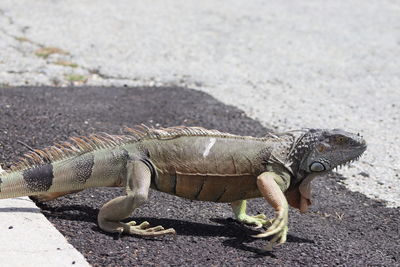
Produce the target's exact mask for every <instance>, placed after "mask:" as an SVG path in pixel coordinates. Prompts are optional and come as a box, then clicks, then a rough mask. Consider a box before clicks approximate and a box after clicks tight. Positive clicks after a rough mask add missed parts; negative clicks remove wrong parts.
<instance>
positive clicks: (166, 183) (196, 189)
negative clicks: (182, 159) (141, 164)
mask: <svg viewBox="0 0 400 267" xmlns="http://www.w3.org/2000/svg"><path fill="white" fill-rule="evenodd" d="M152 186H153V188H154V189H156V190H159V191H162V192H166V193H170V194H173V195H176V196H179V197H184V198H188V199H193V200H202V201H212V202H232V201H236V200H241V199H249V198H255V197H261V193H260V192H259V191H258V188H257V178H256V177H255V176H253V175H236V174H231V175H225V174H224V175H219V174H187V173H179V172H176V173H174V174H172V175H171V174H165V173H164V174H162V173H159V175H158V176H157V177H156V178H155V180H154V181H153V185H152Z"/></svg>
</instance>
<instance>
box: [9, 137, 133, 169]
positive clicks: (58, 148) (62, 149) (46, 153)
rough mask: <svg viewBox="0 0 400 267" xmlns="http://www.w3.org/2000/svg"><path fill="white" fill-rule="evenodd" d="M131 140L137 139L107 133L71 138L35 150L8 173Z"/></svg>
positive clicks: (23, 157) (24, 156)
mask: <svg viewBox="0 0 400 267" xmlns="http://www.w3.org/2000/svg"><path fill="white" fill-rule="evenodd" d="M131 140H133V141H135V140H136V139H135V138H134V137H131V136H125V135H109V134H107V133H98V134H92V135H89V136H88V137H86V136H79V137H71V138H70V139H69V140H68V141H66V142H63V143H58V144H55V145H53V146H50V147H46V148H44V149H34V150H32V151H30V152H28V153H26V154H24V155H23V156H22V157H20V158H19V161H18V162H16V163H14V164H13V165H12V166H11V167H10V169H9V170H8V171H19V170H24V169H27V168H31V167H34V166H38V165H43V164H48V163H51V162H55V161H58V160H62V159H65V158H69V157H73V156H78V155H80V154H83V153H86V152H90V151H94V150H97V149H102V148H108V147H114V146H117V145H120V144H123V143H126V142H128V141H131Z"/></svg>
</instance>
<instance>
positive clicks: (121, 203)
mask: <svg viewBox="0 0 400 267" xmlns="http://www.w3.org/2000/svg"><path fill="white" fill-rule="evenodd" d="M150 182H151V172H150V169H149V168H148V167H147V165H146V164H144V163H143V162H141V161H128V163H127V185H126V193H127V194H126V196H120V197H117V198H114V199H113V200H111V201H109V202H107V203H106V204H104V206H103V207H102V208H101V209H100V212H99V215H98V217H97V221H98V224H99V226H100V228H101V229H103V230H104V231H106V232H110V233H116V232H117V233H127V234H133V235H141V236H159V235H165V234H175V230H174V229H172V228H170V229H164V228H163V227H162V226H160V225H159V226H156V227H150V225H149V223H148V222H142V223H141V224H139V225H137V224H136V222H135V221H131V222H128V223H123V222H121V220H123V219H126V218H128V217H129V216H130V215H131V213H132V212H133V211H134V210H135V209H136V208H137V207H139V206H140V205H142V204H143V203H144V202H145V201H146V200H147V197H148V193H149V188H150Z"/></svg>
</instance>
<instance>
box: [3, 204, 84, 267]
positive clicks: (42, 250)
mask: <svg viewBox="0 0 400 267" xmlns="http://www.w3.org/2000/svg"><path fill="white" fill-rule="evenodd" d="M0 227H1V238H0V240H1V242H0V251H1V253H0V262H1V263H2V264H1V265H2V266H10V267H29V266H44V267H47V266H49V267H53V266H60V267H61V266H62V267H67V266H69V267H71V266H83V267H85V266H89V264H88V263H87V262H86V260H85V259H84V257H83V256H82V254H81V253H79V252H78V251H77V250H76V249H75V248H74V247H73V246H72V245H70V244H69V243H68V242H67V240H65V238H64V236H63V235H62V234H60V232H58V231H57V230H56V229H55V228H54V226H53V225H51V223H50V222H49V221H47V219H46V218H45V217H44V216H43V214H42V213H41V212H40V209H39V208H38V207H36V205H35V204H34V203H33V202H32V201H31V200H30V199H29V198H27V197H21V198H15V199H2V200H0Z"/></svg>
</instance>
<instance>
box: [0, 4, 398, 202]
mask: <svg viewBox="0 0 400 267" xmlns="http://www.w3.org/2000/svg"><path fill="white" fill-rule="evenodd" d="M399 29H400V4H399V3H398V2H397V1H392V0H381V1H361V0H350V1H347V0H346V1H344V0H342V1H334V2H329V3H327V2H326V1H320V0H314V1H307V2H297V1H289V0H287V1H263V0H258V1H251V2H249V1H244V0H235V1H229V4H228V3H226V2H224V1H211V0H206V1H201V2H198V1H187V0H180V1H164V0H157V1H152V3H151V4H149V3H148V2H146V1H134V2H132V1H128V0H119V1H113V2H112V3H111V2H109V1H105V0H103V1H96V3H94V2H91V1H80V0H73V1H67V2H66V1H50V0H46V1H40V2H37V1H32V0H21V1H17V2H16V1H12V0H2V1H1V3H0V84H3V85H10V86H15V85H57V86H59V85H64V86H65V85H68V84H75V85H82V84H86V85H102V86H107V85H124V84H127V85H130V86H135V85H158V86H160V85H168V84H175V85H182V86H189V87H191V88H196V89H198V90H202V91H205V92H208V93H210V94H211V95H213V96H214V97H216V98H217V99H219V100H221V101H222V102H224V103H228V104H233V105H235V106H237V107H240V108H241V109H243V110H244V111H245V112H246V114H247V115H249V116H250V117H251V118H256V119H258V120H259V121H260V122H261V123H262V124H263V125H265V126H273V127H276V128H278V129H280V130H283V129H293V128H299V127H337V128H345V129H349V130H352V131H360V132H362V133H363V134H364V135H365V137H366V139H367V140H368V143H369V149H368V152H367V154H366V155H365V157H364V158H363V160H362V161H361V162H360V163H358V164H357V165H355V167H354V168H352V169H349V170H348V171H346V175H345V176H346V180H345V183H346V184H348V187H349V188H350V189H351V190H355V191H360V192H363V193H365V194H367V195H368V196H369V197H373V198H379V199H384V200H387V201H389V202H390V203H389V204H390V205H391V206H399V205H400V189H399V186H398V183H399V182H400V161H398V158H399V156H400V146H399V145H398V144H399V141H400V140H399V137H398V134H397V133H398V132H399V130H400V117H399V114H400V105H399V103H400V93H399V88H400V61H399V60H397V58H398V57H399V55H400V30H399ZM154 101H157V100H156V99H155V100H154Z"/></svg>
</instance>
